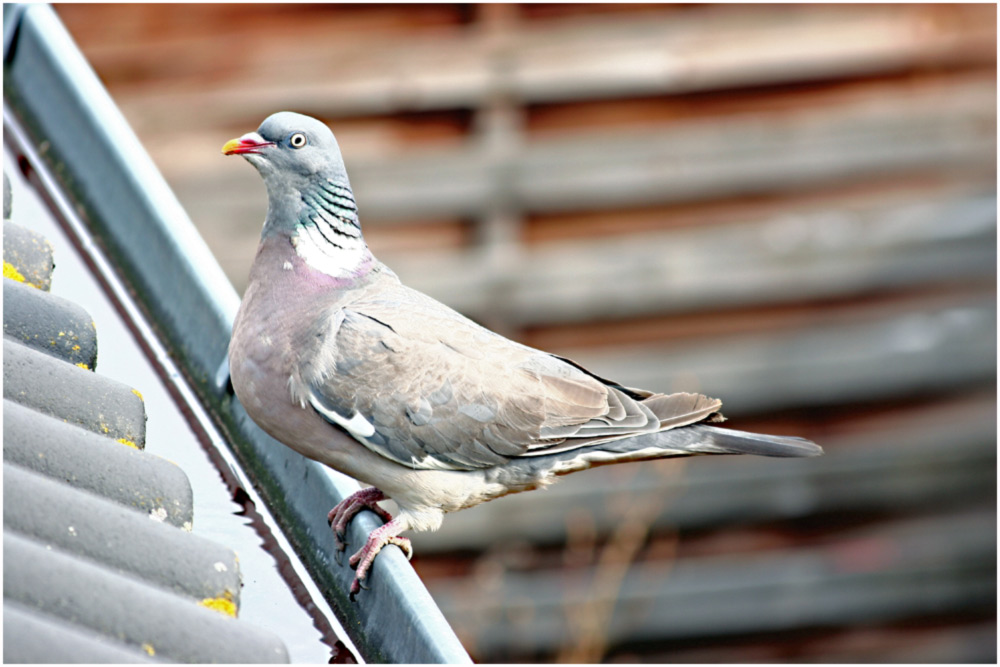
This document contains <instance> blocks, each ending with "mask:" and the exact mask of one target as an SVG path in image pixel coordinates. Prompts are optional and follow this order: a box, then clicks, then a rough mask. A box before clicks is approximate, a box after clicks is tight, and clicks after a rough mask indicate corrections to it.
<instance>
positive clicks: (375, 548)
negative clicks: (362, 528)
mask: <svg viewBox="0 0 1000 667" xmlns="http://www.w3.org/2000/svg"><path fill="white" fill-rule="evenodd" d="M404 530H406V526H405V525H402V523H401V522H400V521H399V519H393V520H392V521H390V522H389V523H387V524H385V525H383V526H379V527H378V528H376V529H375V530H373V531H372V532H371V533H369V534H368V540H367V541H366V542H365V546H363V547H361V549H359V550H358V552H357V553H356V554H354V555H353V556H351V560H350V561H349V564H350V566H351V567H353V568H357V571H356V572H355V574H354V581H353V582H351V596H350V597H351V600H354V596H355V595H357V594H358V592H360V591H361V589H362V588H366V587H365V586H362V583H361V582H363V581H364V580H365V578H366V577H367V576H368V570H369V569H370V568H371V566H372V563H373V562H374V561H375V556H377V555H378V553H379V552H380V551H382V547H384V546H385V545H387V544H395V545H396V546H397V547H399V548H400V549H402V550H403V552H404V553H405V554H406V558H407V559H409V558H411V557H412V556H413V547H412V546H411V545H410V540H408V539H407V538H405V537H400V536H399V534H400V533H401V532H403V531H404Z"/></svg>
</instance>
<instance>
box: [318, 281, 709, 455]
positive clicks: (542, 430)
mask: <svg viewBox="0 0 1000 667" xmlns="http://www.w3.org/2000/svg"><path fill="white" fill-rule="evenodd" d="M319 329H320V330H319V331H318V332H316V333H314V334H313V336H312V337H311V344H312V345H313V346H314V349H313V350H312V352H313V353H312V354H305V355H302V358H303V359H305V360H308V361H306V362H304V363H306V364H308V366H304V367H303V368H301V369H300V376H301V382H302V384H303V385H304V387H305V392H306V393H307V394H308V401H309V402H310V403H311V404H312V405H313V407H314V408H316V409H317V411H318V412H319V413H320V414H322V415H323V416H324V417H326V418H327V419H328V420H329V421H331V423H335V424H337V425H339V426H341V427H344V428H346V429H347V430H348V431H349V432H351V433H352V435H354V437H355V438H356V439H358V440H359V441H360V442H362V443H363V444H364V445H365V446H366V447H368V448H369V449H371V450H372V451H374V452H376V453H378V454H380V455H381V456H384V457H386V458H389V459H391V460H393V461H396V462H398V463H401V464H403V465H406V466H409V467H413V468H428V469H434V468H436V469H447V470H473V469H477V468H486V467H491V466H496V465H502V464H504V463H506V462H508V461H509V460H511V459H513V458H518V457H526V456H528V457H533V456H540V455H546V454H552V453H555V452H560V451H567V450H571V449H575V448H579V447H583V446H590V445H594V444H596V443H599V442H603V441H605V440H614V439H617V438H622V437H626V436H629V435H634V434H636V433H646V432H652V431H656V430H660V429H663V428H672V427H675V426H680V425H685V424H690V423H695V422H697V421H702V420H705V419H709V418H711V417H712V416H713V415H714V414H716V413H717V411H718V409H719V402H718V401H716V400H715V399H709V398H707V397H704V396H701V395H698V394H672V395H670V396H664V395H660V394H652V393H650V392H644V391H641V390H635V389H629V388H626V387H622V386H620V385H617V384H615V383H612V382H610V381H607V380H604V379H603V378H600V377H598V376H596V375H593V374H591V373H589V372H588V371H586V370H584V369H583V368H581V367H579V366H577V365H576V364H574V363H573V362H571V361H569V360H566V359H561V358H559V357H555V356H553V355H549V354H546V353H544V352H540V351H538V350H534V349H532V348H529V347H526V346H524V345H520V344H518V343H515V342H513V341H510V340H507V339H506V338H503V337H502V336H499V335H497V334H495V333H493V332H491V331H489V330H487V329H484V328H482V327H480V326H479V325H477V324H475V323H474V322H472V321H471V320H468V319H467V318H465V317H464V316H462V315H460V314H459V313H457V312H455V311H453V310H451V309H450V308H448V307H447V306H444V305H443V304H440V303H438V302H436V301H434V300H433V299H431V298H430V297H427V296H425V295H423V294H420V293H419V292H415V291H413V290H409V289H408V288H406V287H404V286H402V285H399V284H398V283H396V284H395V285H392V286H389V287H388V288H385V287H384V286H383V288H382V289H381V290H380V291H378V292H375V293H372V294H369V295H364V294H361V295H359V296H357V297H356V298H354V299H353V300H352V301H351V303H349V304H346V306H345V307H344V308H343V309H341V310H338V311H337V313H336V314H335V315H333V316H332V317H330V318H329V320H328V322H326V323H324V325H323V326H322V327H320V328H319ZM352 420H353V421H352ZM352 426H353V427H354V430H352V428H351V427H352Z"/></svg>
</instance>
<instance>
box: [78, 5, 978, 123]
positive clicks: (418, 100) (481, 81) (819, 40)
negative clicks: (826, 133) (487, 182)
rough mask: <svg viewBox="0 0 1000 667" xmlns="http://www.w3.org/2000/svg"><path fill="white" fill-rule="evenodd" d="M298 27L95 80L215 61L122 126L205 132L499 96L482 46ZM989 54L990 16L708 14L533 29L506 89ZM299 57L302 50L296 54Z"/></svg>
mask: <svg viewBox="0 0 1000 667" xmlns="http://www.w3.org/2000/svg"><path fill="white" fill-rule="evenodd" d="M62 11H63V12H64V13H66V12H70V11H71V9H70V7H69V6H67V7H65V8H63V9H62ZM76 11H85V10H76ZM992 11H993V12H995V10H992ZM991 17H992V18H991ZM276 18H278V19H280V17H276ZM776 19H778V20H776ZM292 25H293V24H292V23H291V22H290V21H288V20H287V19H286V21H285V23H284V26H282V23H281V22H280V20H279V22H278V23H275V22H274V21H268V22H262V23H260V24H259V25H258V26H248V29H247V31H245V32H242V33H241V32H236V33H230V32H227V31H223V30H218V31H216V32H215V33H214V34H209V35H206V34H205V32H204V31H203V30H201V31H183V32H182V31H177V32H175V33H174V34H173V35H172V43H166V44H162V46H161V48H160V49H156V50H143V49H140V48H136V46H137V44H136V43H135V42H134V41H130V39H129V35H128V34H124V35H121V38H120V39H117V40H100V39H99V38H98V37H97V36H96V35H95V36H94V39H93V40H92V41H91V42H90V43H85V44H84V46H85V48H87V53H88V54H89V56H90V58H91V59H92V62H94V64H95V66H96V67H97V68H98V69H99V70H100V69H102V68H103V67H108V68H112V67H114V66H116V65H118V64H119V63H121V62H129V63H130V66H131V67H141V68H143V69H145V70H147V71H153V72H156V71H157V67H158V66H159V69H164V67H163V66H162V65H160V63H163V62H169V63H171V67H170V69H175V70H178V74H177V76H178V77H179V76H180V75H181V74H184V73H185V71H193V73H197V71H198V69H200V68H205V67H206V65H205V64H204V61H202V62H201V63H199V62H198V60H197V59H193V57H192V56H193V54H194V53H195V52H200V53H201V54H204V55H207V56H208V58H209V60H208V62H210V63H212V64H213V67H211V68H209V70H210V71H212V70H213V69H215V67H217V66H218V64H219V63H229V64H230V67H232V68H233V69H234V70H235V71H233V72H232V73H230V75H229V76H228V77H227V78H225V79H223V80H220V81H217V82H216V85H214V86H211V87H210V88H207V89H203V90H199V91H197V93H192V92H190V91H188V90H186V89H185V88H184V87H182V86H177V85H172V84H171V78H170V72H169V70H168V71H166V72H164V79H165V83H164V85H163V86H162V87H160V88H158V89H156V90H148V89H147V90H143V86H142V85H141V84H140V85H137V86H136V88H137V89H138V90H137V91H135V92H137V93H139V94H136V95H130V94H129V91H128V90H127V89H123V90H122V92H121V94H120V101H121V103H122V105H123V106H124V107H125V109H126V112H127V115H129V114H128V112H132V113H131V115H134V116H135V117H137V118H142V119H143V122H144V123H151V124H152V125H151V126H150V129H153V128H154V127H165V126H169V125H170V124H171V123H172V122H174V121H175V118H173V117H172V116H171V115H170V113H169V112H168V111H167V109H168V108H172V107H180V108H184V109H187V110H189V113H191V114H192V115H193V116H195V117H199V118H203V119H204V120H205V121H207V122H211V123H216V122H219V121H221V122H223V123H225V122H231V119H233V118H241V117H246V116H247V114H251V115H265V114H266V113H269V112H270V111H272V110H274V109H276V108H299V109H309V110H312V111H314V112H317V113H323V114H325V115H327V116H334V115H360V114H385V113H393V112H396V111H399V110H419V109H434V108H442V107H475V106H478V105H479V104H480V103H481V100H482V99H483V98H484V97H485V96H487V95H488V94H489V90H490V88H491V86H492V85H493V77H494V76H495V74H494V72H495V70H494V68H493V67H492V66H491V62H490V55H491V54H490V52H489V50H488V49H487V48H485V47H484V45H483V43H482V42H481V41H480V40H479V39H478V35H477V34H476V33H475V32H468V31H466V32H461V31H456V30H454V29H447V28H440V27H439V28H438V29H436V30H434V31H432V34H429V35H426V34H425V35H419V34H414V35H413V37H412V38H411V39H408V40H406V42H405V43H400V42H399V41H398V39H396V37H395V36H388V35H383V36H382V38H381V39H379V35H378V34H377V33H376V35H374V38H373V39H372V38H370V39H369V40H368V41H367V42H366V43H365V47H364V48H360V45H361V43H362V38H360V37H359V36H358V35H359V33H355V34H354V35H351V34H347V31H343V32H340V31H337V32H335V33H334V34H336V35H337V38H336V39H330V38H329V35H330V30H331V28H330V25H331V24H330V23H328V22H323V21H308V20H307V21H301V22H298V23H297V24H294V28H292ZM338 33H339V34H338ZM360 34H364V33H360ZM86 36H87V35H84V37H86ZM263 37H267V39H263ZM133 39H135V38H133ZM993 40H995V13H992V14H991V8H989V7H985V6H984V7H981V8H979V9H978V10H977V9H969V10H966V11H964V12H952V13H950V14H942V13H940V12H938V11H937V10H936V9H935V8H934V7H933V6H927V5H881V6H880V5H868V6H862V7H855V8H850V9H845V8H841V7H836V6H822V5H816V6H812V7H799V8H798V9H797V11H788V12H785V13H783V14H782V15H781V16H780V18H779V17H778V15H777V14H775V13H774V12H771V11H768V10H767V9H766V8H753V7H746V8H743V9H740V10H736V11H731V12H719V11H713V10H711V9H710V8H709V9H706V10H704V11H695V12H688V13H686V14H684V15H681V16H678V15H676V13H672V12H666V13H664V14H663V15H662V17H655V16H645V17H643V18H642V19H638V20H636V19H632V20H629V19H628V18H620V19H618V20H616V21H613V22H609V21H607V20H603V19H592V18H580V19H576V20H571V21H564V22H559V23H549V24H547V25H544V26H535V25H532V24H530V23H529V24H526V25H525V26H524V27H523V28H522V30H521V32H520V34H519V35H518V38H517V41H516V42H514V43H513V44H512V46H511V48H510V51H509V53H508V54H507V55H506V57H507V59H508V64H507V69H506V72H505V74H504V76H505V77H506V81H507V85H509V86H511V87H512V89H513V92H514V93H515V94H516V95H517V97H518V98H519V99H520V100H523V101H525V102H537V101H552V100H566V99H588V98H594V97H601V98H606V97H609V96H620V95H642V94H649V93H654V92H655V93H659V94H662V93H670V94H677V93H685V92H690V91H695V90H705V89H719V88H733V87H745V86H759V85H764V84H773V83H779V82H788V81H798V80H816V79H823V78H833V77H845V76H856V75H861V74H869V73H877V72H886V71H903V70H906V69H907V68H912V67H915V66H919V65H923V64H929V63H934V64H937V63H941V62H946V63H955V62H970V61H971V62H983V61H989V60H990V59H991V58H992V57H993V54H994V51H995V49H994V46H993ZM372 42H374V43H372ZM304 43H308V44H309V49H308V50H304V49H302V48H299V45H301V44H304ZM164 49H168V51H166V55H168V56H170V57H168V59H167V60H166V61H164V60H163V58H164V55H165V51H164ZM206 52H207V53H206ZM234 56H236V57H234ZM305 64H308V65H309V66H308V67H305V66H304V65H305ZM185 65H186V66H185ZM251 73H252V76H253V77H254V78H255V80H254V85H253V86H247V85H245V83H244V81H243V77H244V76H246V75H250V74H251ZM167 98H170V99H171V100H172V102H173V104H171V105H169V107H168V106H167V105H164V104H163V102H164V100H165V99H167Z"/></svg>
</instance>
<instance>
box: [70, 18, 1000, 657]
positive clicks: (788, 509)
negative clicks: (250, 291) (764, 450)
mask: <svg viewBox="0 0 1000 667" xmlns="http://www.w3.org/2000/svg"><path fill="white" fill-rule="evenodd" d="M57 11H58V12H59V13H60V15H61V16H62V18H63V20H64V21H65V22H66V24H67V26H68V28H69V30H70V32H71V33H72V34H73V35H74V37H75V38H76V39H77V40H78V42H79V44H80V46H81V48H82V49H83V51H84V53H85V54H86V55H87V57H88V58H89V59H90V60H91V62H92V64H93V65H94V68H95V69H96V70H97V72H98V74H99V75H100V76H101V78H102V79H103V80H104V82H105V83H106V85H107V86H108V88H109V90H110V91H111V94H112V96H113V97H114V98H115V99H116V101H117V102H118V104H119V105H120V107H121V108H122V110H123V111H124V113H125V115H126V117H127V118H128V120H129V121H130V123H131V124H132V125H133V127H134V128H135V130H136V132H137V133H138V135H139V136H140V138H141V139H142V140H143V142H144V143H145V144H146V145H147V147H148V149H149V150H150V152H151V153H152V155H153V157H154V159H155V160H156V161H157V163H158V164H159V165H160V167H161V169H162V171H163V172H164V174H165V176H166V177H167V180H168V181H169V182H170V183H171V185H172V186H173V187H174V189H175V191H176V192H177V194H178V196H179V197H180V199H181V201H182V203H183V204H184V205H185V206H186V208H187V210H188V212H189V213H190V215H191V217H192V218H193V219H194V221H195V223H196V224H197V225H198V226H199V228H200V229H201V231H202V234H203V235H204V236H205V238H206V239H207V241H208V243H209V245H210V246H211V247H212V248H213V250H214V251H215V252H216V254H217V256H218V257H219V260H220V262H221V263H222V264H223V267H224V268H225V269H226V271H227V273H228V275H229V276H230V278H231V280H232V281H233V283H234V284H235V285H236V286H237V288H238V289H242V287H243V286H244V284H245V280H246V273H247V269H248V267H249V264H250V261H251V259H252V257H253V252H254V248H255V246H256V240H257V234H258V232H259V227H260V223H261V221H262V220H263V213H264V207H265V197H264V190H263V186H262V185H261V183H260V182H259V179H258V177H257V176H256V174H254V173H253V172H252V170H251V169H250V168H249V167H248V166H247V165H245V164H243V163H242V161H239V160H234V159H224V158H223V157H222V156H221V155H220V152H219V149H220V147H221V145H222V143H224V142H225V141H226V140H227V139H230V138H232V137H234V136H238V135H240V134H242V133H244V132H247V131H249V130H252V129H255V128H256V127H257V125H258V124H259V123H260V121H261V120H262V119H263V118H264V117H266V116H267V115H268V114H270V113H271V112H273V111H277V110H281V109H290V110H296V111H301V112H304V113H308V114H311V115H315V116H318V117H320V118H322V119H323V120H325V121H327V122H328V123H329V124H330V125H331V127H333V129H334V131H335V132H336V134H337V136H338V140H339V142H340V145H341V148H342V149H343V152H344V154H345V156H346V160H347V164H348V169H349V171H350V174H351V180H352V183H353V184H354V186H355V191H356V195H357V198H358V200H359V203H360V208H361V213H362V219H363V221H364V225H365V231H366V236H367V238H368V240H369V244H370V246H371V247H372V248H373V250H374V251H375V253H376V254H377V255H378V256H379V257H380V258H381V259H383V260H384V261H385V262H386V263H388V264H389V265H390V266H392V267H393V268H394V269H395V270H396V271H397V272H398V273H399V274H400V276H401V277H402V278H403V279H404V281H406V282H408V283H409V284H411V285H413V286H414V287H417V288H419V289H423V290H424V291H426V292H428V293H430V294H432V295H433V296H435V297H437V298H439V299H441V300H443V301H445V302H447V303H449V304H451V305H452V306H454V307H456V308H458V309H459V310H461V311H463V312H465V313H466V314H468V315H470V316H472V317H474V318H476V319H478V320H479V321H482V322H483V323H485V324H487V325H489V326H491V327H494V328H496V329H498V330H500V331H502V332H503V333H505V334H507V335H509V336H512V337H515V338H517V339H519V340H521V341H523V342H525V343H528V344H530V345H535V346H538V347H542V348H544V349H548V350H550V351H553V352H556V353H558V354H561V355H564V356H569V357H571V358H573V359H575V360H577V361H579V362H580V363H583V364H585V365H587V366H588V367H590V368H592V369H593V370H595V371H596V372H598V373H599V374H601V375H604V376H607V377H613V378H615V379H617V380H619V381H621V382H623V383H625V384H628V385H633V386H645V387H649V388H653V389H658V390H677V389H689V390H698V391H703V392H705V393H708V394H711V395H717V396H720V397H722V398H723V399H724V401H725V404H726V414H727V415H728V416H729V417H730V419H731V420H732V423H733V424H734V426H737V427H739V428H745V429H748V430H764V431H771V432H782V433H796V434H800V435H804V436H807V437H810V438H813V439H815V440H816V441H817V442H820V443H821V444H822V445H823V446H824V447H825V448H826V451H827V455H826V456H825V457H823V458H821V459H816V460H808V461H776V460H754V459H749V458H746V459H742V458H732V459H725V458H711V459H698V460H693V461H681V462H677V461H665V462H657V463H654V464H644V465H641V466H638V465H637V466H620V467H614V468H605V469H600V470H596V471H591V472H588V473H584V474H581V475H576V476H573V477H571V478H568V479H566V480H564V481H563V482H561V483H560V484H558V485H556V486H555V487H554V488H552V489H551V490H549V491H547V492H544V493H532V494H525V495H522V496H516V497H512V498H508V499H504V500H502V501H499V502H496V503H489V504H487V505H484V506H481V507H479V508H476V509H474V510H470V511H467V512H463V513H460V514H457V515H454V516H451V517H448V518H447V519H446V521H445V525H444V528H443V529H442V530H441V531H440V532H439V533H436V534H430V535H418V536H417V538H416V539H415V540H414V541H415V543H416V549H417V556H416V558H415V560H414V565H415V566H416V568H417V570H418V571H419V572H420V573H421V575H422V576H423V577H424V579H425V580H426V581H427V584H428V587H429V588H430V590H431V592H432V593H433V595H434V596H435V598H436V599H437V601H438V602H439V604H440V605H441V607H442V609H443V610H444V612H445V614H446V615H447V616H448V618H449V620H450V621H451V622H452V623H453V625H454V626H455V628H456V630H457V632H458V633H459V636H460V637H461V638H462V639H463V641H464V642H465V644H466V646H467V648H468V649H469V651H470V652H471V653H472V655H473V656H474V657H475V658H477V659H478V660H481V661H523V660H539V661H582V662H596V661H609V662H615V661H640V662H645V661H649V662H660V661H663V662H702V661H708V662H757V661H767V662H779V661H823V662H831V661H832V662H857V661H862V662H885V661H892V662H968V661H983V662H995V660H996V442H997V441H996V362H997V359H996V214H997V201H996V178H997V174H996V157H997V156H996V8H995V6H993V5H982V4H980V5H898V4H897V5H801V6H800V5H642V4H639V5H607V6H605V5H562V4H560V5H546V4H532V5H454V4H437V5H280V6H278V5H259V4H258V5H57Z"/></svg>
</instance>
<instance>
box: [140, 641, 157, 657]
mask: <svg viewBox="0 0 1000 667" xmlns="http://www.w3.org/2000/svg"><path fill="white" fill-rule="evenodd" d="M142 650H143V651H145V652H146V653H147V654H148V655H156V650H155V649H154V648H153V645H152V644H150V643H149V642H146V643H145V644H143V645H142Z"/></svg>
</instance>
